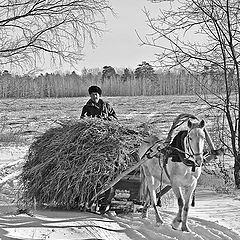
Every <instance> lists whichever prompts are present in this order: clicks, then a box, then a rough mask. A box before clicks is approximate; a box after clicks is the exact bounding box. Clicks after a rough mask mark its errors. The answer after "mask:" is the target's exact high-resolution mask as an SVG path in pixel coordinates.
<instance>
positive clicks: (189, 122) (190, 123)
mask: <svg viewBox="0 0 240 240" xmlns="http://www.w3.org/2000/svg"><path fill="white" fill-rule="evenodd" d="M187 126H188V127H189V128H192V122H191V121H190V120H188V122H187Z"/></svg>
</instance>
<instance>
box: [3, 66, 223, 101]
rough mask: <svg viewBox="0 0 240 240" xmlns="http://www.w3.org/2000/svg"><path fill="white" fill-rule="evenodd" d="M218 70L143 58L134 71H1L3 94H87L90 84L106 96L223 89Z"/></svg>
mask: <svg viewBox="0 0 240 240" xmlns="http://www.w3.org/2000/svg"><path fill="white" fill-rule="evenodd" d="M215 76H216V74H212V73H211V72H207V73H205V74H198V75H193V74H189V73H188V72H186V71H185V70H181V71H159V70H158V71H154V69H153V67H152V66H151V65H150V64H149V63H147V62H142V63H141V64H139V65H138V67H137V68H136V69H135V70H134V71H133V70H131V69H128V68H125V69H118V70H117V71H116V70H115V69H114V68H113V67H111V66H104V67H103V69H102V70H100V69H89V70H87V69H83V70H82V73H81V74H76V72H74V71H73V72H72V73H67V74H60V73H51V74H48V73H46V74H40V75H39V76H29V75H24V76H18V75H12V74H11V73H9V72H8V71H3V72H2V73H1V74H0V98H58V97H81V96H87V95H88V92H87V90H88V87H89V86H90V85H98V86H100V87H101V88H102V90H103V95H105V96H140V95H186V94H188V95H190V94H195V93H196V92H197V93H201V92H206V89H207V91H208V92H209V93H216V92H221V91H223V90H224V89H223V86H224V84H223V83H222V80H221V79H222V78H219V76H218V77H217V78H216V77H215Z"/></svg>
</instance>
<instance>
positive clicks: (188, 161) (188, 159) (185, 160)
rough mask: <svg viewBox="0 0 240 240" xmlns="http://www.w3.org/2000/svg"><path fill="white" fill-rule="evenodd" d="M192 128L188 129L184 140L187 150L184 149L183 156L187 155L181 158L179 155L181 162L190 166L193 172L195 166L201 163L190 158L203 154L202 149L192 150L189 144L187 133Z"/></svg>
mask: <svg viewBox="0 0 240 240" xmlns="http://www.w3.org/2000/svg"><path fill="white" fill-rule="evenodd" d="M192 130H193V128H192V129H190V130H189V131H188V134H187V136H186V137H185V139H186V142H185V145H186V146H185V147H186V149H187V151H188V152H186V151H184V154H185V156H186V155H187V156H188V157H185V158H182V157H181V160H182V162H183V163H184V164H185V165H187V166H192V171H193V172H194V171H195V168H196V167H201V164H197V163H196V162H195V161H194V160H192V159H194V157H196V156H201V155H202V156H203V151H202V152H197V153H196V152H194V150H193V148H192V145H191V140H190V136H189V133H190V132H191V131H192Z"/></svg>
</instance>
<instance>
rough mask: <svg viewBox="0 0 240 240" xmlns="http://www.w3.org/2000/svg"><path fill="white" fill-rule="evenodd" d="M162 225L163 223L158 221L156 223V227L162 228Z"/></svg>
mask: <svg viewBox="0 0 240 240" xmlns="http://www.w3.org/2000/svg"><path fill="white" fill-rule="evenodd" d="M163 224H164V222H163V221H160V222H159V221H158V222H156V227H160V226H162V225H163Z"/></svg>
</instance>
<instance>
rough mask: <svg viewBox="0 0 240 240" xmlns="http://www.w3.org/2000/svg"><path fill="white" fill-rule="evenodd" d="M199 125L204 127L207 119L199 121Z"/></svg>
mask: <svg viewBox="0 0 240 240" xmlns="http://www.w3.org/2000/svg"><path fill="white" fill-rule="evenodd" d="M199 127H200V128H204V127H205V121H204V120H202V121H201V122H200V123H199Z"/></svg>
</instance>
